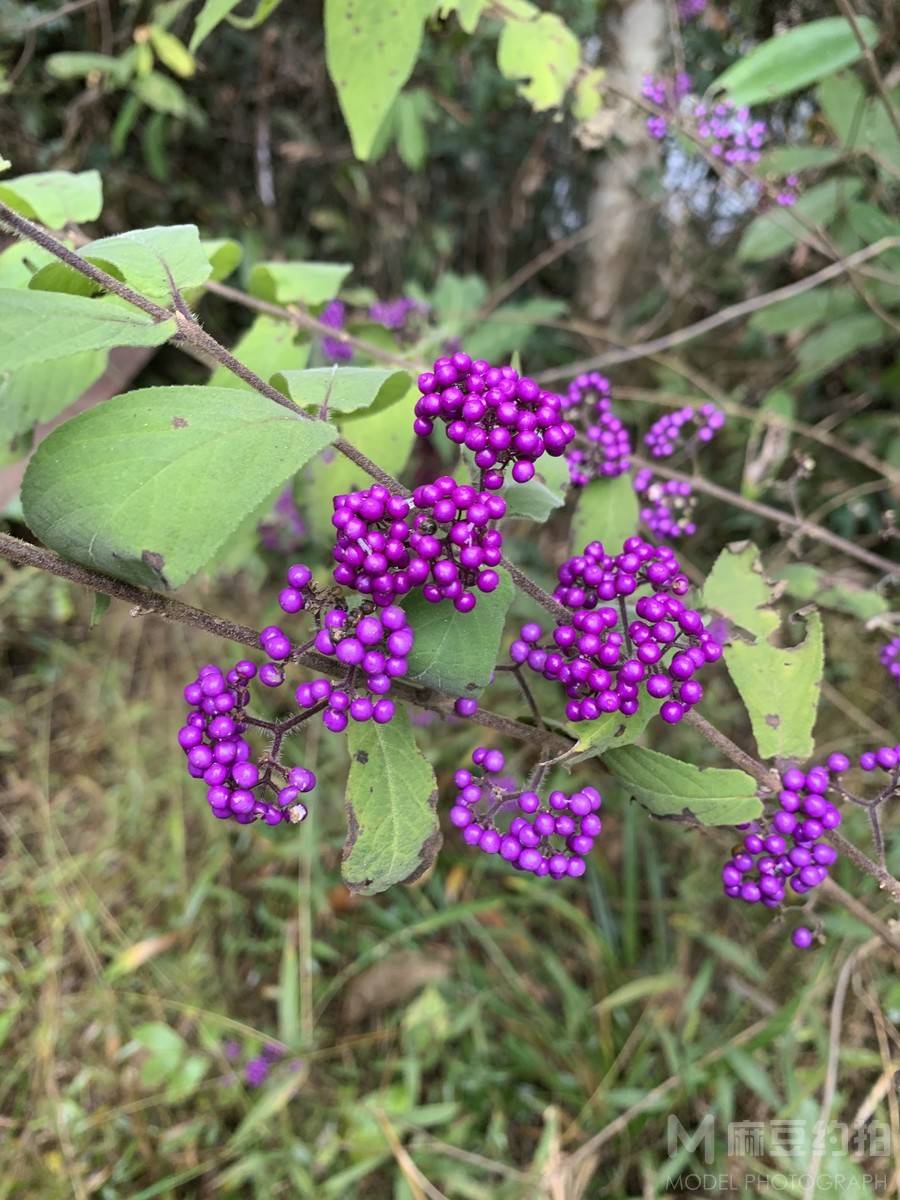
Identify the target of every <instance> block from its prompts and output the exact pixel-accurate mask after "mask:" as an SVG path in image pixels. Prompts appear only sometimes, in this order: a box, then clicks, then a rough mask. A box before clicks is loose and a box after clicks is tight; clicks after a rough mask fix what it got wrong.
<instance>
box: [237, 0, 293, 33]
mask: <svg viewBox="0 0 900 1200" xmlns="http://www.w3.org/2000/svg"><path fill="white" fill-rule="evenodd" d="M280 3H281V0H256V8H254V10H253V12H252V13H251V14H250V16H249V17H232V16H229V17H228V24H229V25H233V26H234V28H235V29H256V28H257V27H258V26H259V25H262V23H263V21H265V20H267V19H268V18H269V17H270V16H271V15H272V13H273V12H274V11H275V9H276V8H277V7H278V5H279V4H280Z"/></svg>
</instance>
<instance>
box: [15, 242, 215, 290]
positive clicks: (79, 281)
mask: <svg viewBox="0 0 900 1200" xmlns="http://www.w3.org/2000/svg"><path fill="white" fill-rule="evenodd" d="M78 255H79V257H80V258H83V259H85V260H86V261H87V262H91V263H93V264H94V266H96V267H100V268H101V269H102V270H104V271H106V272H107V274H109V275H113V276H114V277H115V278H116V279H119V280H121V281H122V282H124V283H127V284H128V285H129V287H132V288H134V290H135V291H138V292H141V293H142V294H143V295H146V296H150V297H152V298H153V299H156V300H160V299H165V300H169V298H170V297H171V294H172V288H171V284H170V282H169V274H168V273H167V271H166V267H168V270H169V272H170V273H171V275H172V278H173V279H174V281H175V284H176V286H177V287H178V288H179V289H180V290H181V291H187V290H189V289H190V288H196V287H200V286H201V284H204V283H205V282H206V280H207V279H208V278H209V275H210V272H211V270H212V267H211V265H210V261H209V259H208V258H207V256H206V253H205V251H204V249H203V246H202V244H201V242H200V237H199V234H198V233H197V226H196V225H156V226H153V227H152V228H150V229H132V230H131V231H130V232H128V233H117V234H115V236H113V237H108V238H98V239H97V241H94V242H88V244H87V245H86V246H82V247H81V249H80V250H79V251H78ZM29 287H32V288H34V289H35V290H37V291H48V292H72V293H75V294H76V295H88V294H90V293H91V292H92V291H95V290H96V284H94V283H93V282H92V281H91V280H90V279H87V278H86V277H85V276H84V275H80V274H79V273H78V271H76V270H75V269H74V268H73V267H69V266H66V264H65V263H61V262H60V263H53V264H52V265H51V266H48V267H42V268H41V270H40V271H38V272H37V274H36V275H34V276H33V277H32V280H31V283H30V284H29Z"/></svg>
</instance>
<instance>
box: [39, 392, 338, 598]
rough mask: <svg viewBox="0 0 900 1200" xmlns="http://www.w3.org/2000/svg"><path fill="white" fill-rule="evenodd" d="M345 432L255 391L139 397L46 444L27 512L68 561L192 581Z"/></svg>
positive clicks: (81, 419)
mask: <svg viewBox="0 0 900 1200" xmlns="http://www.w3.org/2000/svg"><path fill="white" fill-rule="evenodd" d="M336 433H337V431H336V430H335V429H334V428H333V426H331V425H327V424H325V423H324V422H322V421H313V420H305V419H303V418H301V417H298V416H296V415H295V414H293V413H291V412H289V411H288V410H286V409H283V408H280V407H279V406H278V405H275V404H272V402H271V401H270V400H266V399H265V397H263V396H258V395H256V394H253V393H249V392H248V393H243V392H236V391H233V390H231V389H227V388H210V387H171V388H165V387H160V388H145V389H143V390H142V391H137V392H129V393H126V394H125V395H122V396H116V397H115V398H114V399H113V400H109V401H107V403H106V404H102V405H99V406H98V407H97V408H94V409H90V410H88V411H87V412H84V413H81V414H80V415H79V416H77V417H75V418H73V419H72V420H71V421H67V422H66V423H65V424H64V425H61V426H60V427H59V429H57V430H55V431H54V432H53V433H52V434H50V436H49V437H48V438H47V439H46V440H45V441H44V442H42V443H41V445H40V446H39V447H38V450H37V452H36V454H35V456H34V458H33V459H32V460H31V463H30V464H29V467H28V470H27V472H26V475H25V481H24V484H23V487H22V504H23V508H24V511H25V517H26V520H27V522H28V524H29V526H30V527H31V529H32V531H33V532H34V533H35V534H36V535H37V536H38V537H39V538H40V539H41V540H42V541H43V542H44V543H45V544H46V545H48V546H51V547H52V548H53V549H55V550H58V551H59V552H60V554H62V555H64V556H65V557H66V558H71V559H74V560H75V561H76V562H80V563H83V564H84V565H85V566H89V567H94V568H96V569H98V570H101V571H104V572H106V573H107V574H109V575H113V576H116V577H117V578H120V579H126V580H130V581H131V582H133V583H139V584H149V585H150V586H160V585H163V586H166V587H180V586H181V584H183V583H184V582H185V580H187V579H188V578H189V577H190V576H191V575H193V574H194V572H196V571H198V570H199V569H200V568H201V567H202V566H203V565H204V564H205V563H206V562H207V561H208V560H209V558H210V557H211V556H212V555H213V554H215V552H216V551H217V550H218V549H219V547H220V546H221V545H222V544H223V542H224V541H225V539H226V538H227V537H228V535H229V534H230V533H231V532H232V530H234V529H235V528H236V527H237V525H238V524H239V523H240V521H241V520H242V518H243V517H244V516H245V515H246V514H247V513H248V512H249V511H250V510H251V509H253V508H254V507H255V506H256V505H258V504H259V503H261V501H262V500H264V499H265V498H266V496H268V495H270V493H271V492H272V489H273V487H277V485H278V484H279V483H283V482H285V481H286V480H288V479H289V478H290V477H291V476H292V475H293V474H294V473H295V471H297V470H299V468H300V467H302V466H303V464H304V463H305V462H308V461H309V459H310V458H312V457H313V455H315V454H317V453H318V452H319V451H320V450H321V449H322V448H323V447H325V446H327V445H328V444H329V442H331V441H333V440H334V438H335V436H336Z"/></svg>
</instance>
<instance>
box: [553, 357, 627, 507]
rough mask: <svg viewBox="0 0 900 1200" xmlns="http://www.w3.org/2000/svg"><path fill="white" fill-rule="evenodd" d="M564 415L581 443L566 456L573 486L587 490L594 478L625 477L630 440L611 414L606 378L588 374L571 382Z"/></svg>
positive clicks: (592, 373)
mask: <svg viewBox="0 0 900 1200" xmlns="http://www.w3.org/2000/svg"><path fill="white" fill-rule="evenodd" d="M565 416H566V419H567V420H568V421H569V422H570V424H572V425H573V426H574V427H575V430H576V437H577V436H579V435H580V438H581V443H582V444H581V445H580V446H573V447H572V448H570V449H569V451H568V452H567V454H566V462H567V463H568V465H569V478H570V480H571V482H572V485H573V486H574V487H586V486H587V484H589V483H590V482H591V480H593V479H602V478H610V477H612V476H616V475H624V473H625V472H626V471H627V470H628V469H629V467H630V466H631V453H632V449H631V437H630V435H629V433H628V430H627V429H626V428H625V426H624V425H623V424H622V422H621V421H620V420H619V418H618V417H617V416H616V414H615V413H614V412H613V409H612V396H611V388H610V383H609V380H608V379H607V378H606V376H605V375H601V374H600V373H599V372H598V371H590V372H587V373H585V374H582V375H577V376H576V377H575V378H574V379H573V380H572V382H571V383H570V384H569V387H568V392H567V394H566V408H565Z"/></svg>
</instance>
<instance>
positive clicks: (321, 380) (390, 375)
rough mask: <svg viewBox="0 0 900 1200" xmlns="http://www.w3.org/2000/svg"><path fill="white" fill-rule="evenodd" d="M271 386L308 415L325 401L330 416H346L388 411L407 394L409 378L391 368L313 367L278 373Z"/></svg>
mask: <svg viewBox="0 0 900 1200" xmlns="http://www.w3.org/2000/svg"><path fill="white" fill-rule="evenodd" d="M272 383H273V384H274V385H275V387H277V388H278V390H279V391H281V392H284V394H285V395H286V396H290V398H291V399H292V400H293V401H294V403H295V404H299V405H300V407H301V408H305V409H308V410H309V411H310V412H318V411H319V410H320V409H321V407H322V404H323V403H324V402H325V400H326V398H327V400H328V412H329V414H336V413H344V414H346V413H353V412H360V411H361V410H363V409H367V410H368V411H370V412H372V411H378V412H381V411H382V410H383V409H386V408H390V407H391V405H393V404H396V403H398V401H400V400H402V399H403V397H404V396H406V395H407V394H408V393H409V389H410V387H411V386H412V379H411V377H410V375H409V373H408V372H407V371H398V370H396V369H394V368H387V369H385V368H383V367H337V368H335V367H313V368H311V369H310V370H308V371H279V373H278V374H277V375H276V376H275V377H274V378H273V380H272Z"/></svg>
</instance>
